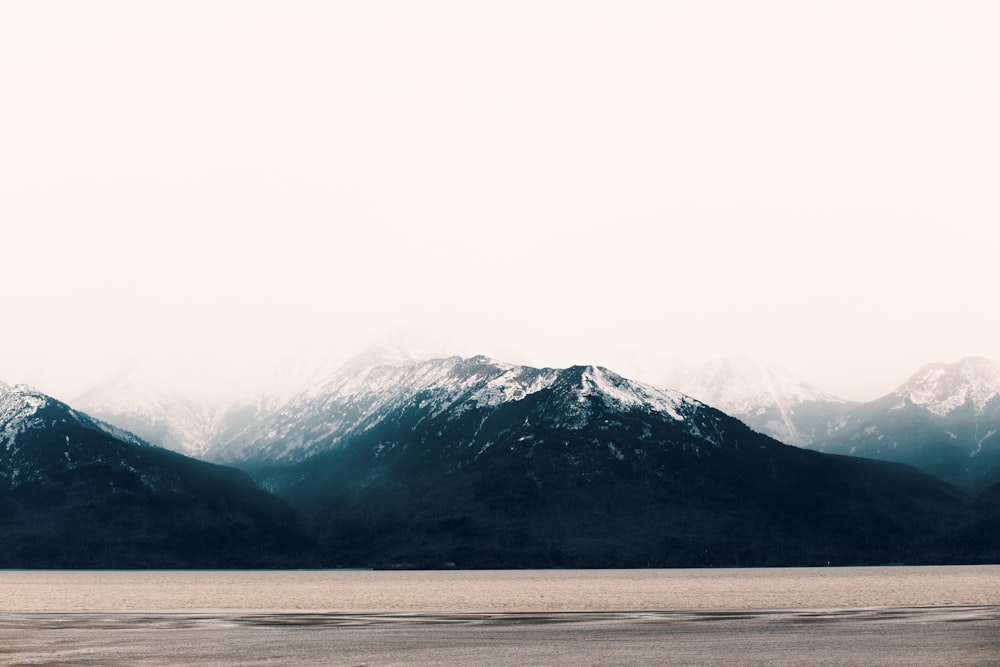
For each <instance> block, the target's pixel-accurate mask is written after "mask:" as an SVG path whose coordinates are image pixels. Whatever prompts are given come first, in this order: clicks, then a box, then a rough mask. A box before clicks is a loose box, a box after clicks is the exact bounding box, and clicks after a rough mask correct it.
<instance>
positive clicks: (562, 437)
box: [258, 392, 1000, 568]
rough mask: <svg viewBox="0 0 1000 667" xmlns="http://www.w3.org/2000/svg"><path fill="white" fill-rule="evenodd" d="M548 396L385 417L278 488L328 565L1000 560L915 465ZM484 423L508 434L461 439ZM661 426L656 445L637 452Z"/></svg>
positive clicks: (998, 545) (958, 496)
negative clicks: (544, 409) (707, 436)
mask: <svg viewBox="0 0 1000 667" xmlns="http://www.w3.org/2000/svg"><path fill="white" fill-rule="evenodd" d="M545 400H546V397H545V395H544V392H539V394H538V395H535V396H531V397H528V398H526V399H524V400H521V401H518V402H516V403H510V404H506V405H503V406H500V407H499V408H498V409H496V410H495V411H493V412H491V413H489V414H487V413H486V412H484V411H482V410H479V409H475V408H474V409H471V410H468V411H466V412H465V413H464V414H463V416H462V417H461V418H460V419H458V420H444V419H421V418H418V417H417V416H411V417H407V416H406V415H403V416H401V417H400V418H399V419H397V420H387V421H385V422H383V423H382V424H380V425H379V426H378V427H376V428H374V429H370V430H369V431H366V432H365V433H364V434H362V435H361V436H359V437H357V438H355V439H353V440H352V441H351V442H350V443H345V444H344V445H343V446H341V447H338V448H336V449H334V450H332V451H329V452H326V453H324V454H321V455H318V456H316V457H314V458H312V459H310V460H307V461H305V462H303V463H301V464H299V465H297V466H295V467H294V469H293V470H292V471H291V474H288V473H289V472H290V471H287V470H286V471H285V474H286V475H287V477H286V479H289V480H295V482H294V483H293V484H290V485H289V486H286V487H284V488H283V489H279V491H280V492H281V493H282V495H283V497H284V498H286V499H287V500H288V501H289V503H290V504H292V505H293V506H294V507H296V508H297V509H299V510H300V511H302V512H303V515H304V516H305V517H307V521H308V523H309V525H310V528H311V530H312V531H313V535H314V536H315V538H316V540H317V542H318V544H319V545H320V546H319V560H320V562H321V564H323V565H324V566H330V567H334V566H374V567H390V568H392V567H450V566H456V567H470V568H494V567H706V566H764V565H774V566H778V565H827V564H830V565H849V564H877V563H913V564H917V563H932V562H933V563H951V562H998V561H1000V542H998V541H997V540H996V539H995V538H989V537H985V538H983V539H982V540H981V541H980V543H977V544H976V545H975V548H973V546H972V545H971V543H970V547H969V548H967V549H966V548H964V547H963V548H960V549H956V550H955V551H949V550H948V549H947V548H946V545H947V542H948V540H949V539H956V540H958V539H960V538H962V536H963V535H965V533H963V532H962V531H971V530H972V526H973V525H974V522H975V521H989V520H990V519H989V518H984V517H990V516H992V515H991V514H990V512H992V511H993V510H992V509H991V507H989V506H985V505H984V506H981V507H980V506H975V505H973V504H972V503H970V501H969V500H968V499H967V498H965V497H964V496H963V495H962V493H961V492H959V491H957V490H956V489H954V488H953V487H951V486H950V485H948V484H945V483H943V482H941V481H939V480H936V479H934V478H932V477H930V476H928V475H925V474H923V473H920V472H918V471H916V470H914V469H913V468H911V467H909V466H905V465H901V464H894V463H885V462H880V461H871V460H864V459H856V458H851V457H844V456H834V455H826V454H820V453H817V452H812V451H806V450H801V449H797V448H793V447H788V446H785V445H781V444H780V443H777V442H776V441H774V440H772V439H770V438H767V437H766V436H762V435H759V434H756V433H754V432H753V431H751V430H750V429H749V428H747V427H746V426H744V425H743V424H742V423H740V422H738V421H736V420H732V419H730V418H728V417H725V416H724V415H722V414H721V413H718V418H719V419H720V420H722V422H723V423H724V424H725V429H726V430H725V433H724V436H725V439H724V445H725V446H722V447H711V446H706V443H705V442H703V441H699V440H698V439H696V438H694V437H692V436H691V435H690V434H689V433H688V432H687V431H686V430H684V429H682V428H680V426H679V425H678V424H676V423H671V422H669V421H665V420H650V419H649V416H648V415H645V414H642V413H641V412H635V413H632V414H624V415H622V414H611V413H598V416H597V417H596V418H594V419H592V420H590V422H589V423H588V425H587V426H585V427H584V428H579V429H578V428H574V429H567V428H563V427H558V426H555V427H552V428H543V427H540V426H539V424H538V423H537V422H536V423H533V424H532V426H531V427H524V428H522V427H521V425H523V424H525V423H526V421H530V417H531V415H532V414H537V409H538V407H539V404H540V403H542V402H544V401H545ZM600 407H601V406H599V405H597V404H596V403H595V409H596V410H598V411H599V410H600ZM473 427H475V428H477V429H478V432H479V434H480V435H479V436H478V437H479V441H481V442H482V443H486V442H490V443H493V444H492V445H491V446H488V447H485V448H484V449H482V451H479V449H478V448H477V449H470V448H456V447H455V445H454V443H455V441H456V439H457V434H459V433H463V432H468V430H469V429H470V428H473ZM651 427H652V428H653V429H654V431H653V433H652V437H651V438H650V437H647V438H645V439H646V440H648V441H651V442H655V443H657V446H654V447H648V446H647V447H643V448H642V449H638V448H635V449H632V450H630V449H629V448H628V447H626V446H625V444H624V443H630V442H631V443H634V442H639V440H640V434H641V433H643V432H646V433H648V432H649V429H650V428H651ZM609 433H613V434H614V435H613V436H612V437H609ZM529 437H530V439H531V446H530V447H528V446H525V445H524V443H525V442H526V440H525V439H526V438H529ZM609 443H612V444H613V443H618V445H619V447H609V446H608V445H609ZM387 444H392V445H393V446H391V447H388V446H387ZM258 474H261V475H262V476H270V479H271V480H272V481H273V480H275V479H279V476H278V475H276V474H275V471H274V470H271V471H263V470H258Z"/></svg>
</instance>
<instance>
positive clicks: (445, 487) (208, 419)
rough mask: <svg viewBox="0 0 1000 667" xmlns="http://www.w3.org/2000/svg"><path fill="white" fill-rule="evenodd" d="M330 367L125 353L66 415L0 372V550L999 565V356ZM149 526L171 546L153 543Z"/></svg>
mask: <svg viewBox="0 0 1000 667" xmlns="http://www.w3.org/2000/svg"><path fill="white" fill-rule="evenodd" d="M307 366H308V365H307ZM331 368H332V370H328V369H324V368H317V369H316V371H315V372H311V373H310V372H305V373H303V372H302V370H301V369H291V370H290V371H289V372H288V373H287V374H286V375H284V376H281V375H280V374H279V375H274V376H273V377H274V379H275V381H274V384H273V385H272V387H271V389H272V390H271V391H266V390H265V391H260V392H257V393H256V394H252V395H246V396H232V397H230V398H229V399H228V400H225V401H222V400H215V401H207V400H205V399H198V398H197V397H196V396H195V395H193V394H192V395H188V394H186V393H185V392H184V391H183V387H180V386H178V384H177V383H174V382H162V383H161V384H160V385H159V386H151V385H150V384H149V383H145V384H143V382H142V379H143V378H142V377H141V375H142V374H141V371H142V367H141V366H140V365H135V366H133V367H132V368H130V369H128V370H127V372H125V373H122V374H119V375H116V376H115V377H114V378H113V379H112V380H111V381H107V382H103V383H101V384H100V385H98V386H96V387H95V388H94V389H92V390H90V391H88V392H86V393H85V394H83V395H82V396H81V397H80V400H79V401H78V402H74V406H73V408H70V407H69V406H68V405H66V404H64V403H61V402H59V401H56V400H55V399H52V398H50V397H47V396H45V395H44V394H41V393H39V392H37V391H35V390H32V389H30V388H27V387H24V386H17V387H11V386H7V385H3V386H2V387H0V397H2V401H0V406H2V407H3V410H2V415H0V416H2V420H0V447H3V448H4V449H3V450H0V454H2V455H3V456H2V457H0V464H2V465H0V486H2V489H0V530H3V531H5V534H7V535H10V536H12V537H13V538H14V540H13V541H9V542H8V547H7V548H6V550H5V551H3V552H2V553H0V556H2V559H0V560H2V563H6V564H8V565H10V566H21V565H28V566H34V565H41V564H49V565H52V566H65V565H74V566H88V567H89V566H94V567H104V566H112V565H113V566H120V567H131V566H141V564H142V563H147V564H148V563H164V564H169V563H174V564H177V565H178V566H188V565H187V564H188V563H191V564H192V565H191V566H193V564H196V563H202V564H204V563H216V564H218V565H220V566H230V565H238V564H241V563H272V564H286V565H287V564H296V565H304V566H310V565H315V564H321V565H324V566H336V565H351V566H385V567H444V566H448V567H451V566H458V567H529V566H531V567H536V566H537V567H547V566H560V567H605V566H616V567H617V566H649V565H652V566H682V565H783V564H784V565H791V564H826V563H842V564H846V563H873V562H913V563H918V562H989V561H992V560H994V559H997V558H1000V540H998V539H997V538H996V537H995V535H997V534H998V533H996V531H993V530H992V529H991V528H989V527H990V526H992V525H994V524H996V523H998V522H1000V439H998V438H997V433H998V432H1000V367H998V366H997V364H995V363H993V362H990V361H988V360H985V359H979V358H967V359H963V360H961V361H959V362H957V363H952V364H930V365H927V366H925V367H924V368H922V369H920V370H919V371H918V372H917V373H916V374H915V375H914V376H913V377H912V378H910V379H909V380H908V381H906V382H905V383H903V384H902V385H900V387H899V389H897V390H896V391H894V392H892V393H891V394H889V395H887V396H885V397H883V398H880V399H878V400H875V401H871V402H869V403H855V402H847V401H842V400H839V399H837V398H836V397H833V396H831V395H829V394H827V393H825V392H823V391H821V390H819V389H817V388H815V387H813V386H811V385H809V384H808V383H806V382H804V381H802V380H799V379H797V378H795V377H793V376H792V375H790V374H789V373H787V372H785V371H782V370H780V369H776V368H771V367H768V366H766V365H763V364H760V363H758V362H755V361H752V360H748V359H743V358H724V359H720V360H717V361H714V362H712V363H710V364H707V365H706V366H704V367H702V368H700V369H694V370H693V371H688V372H687V373H686V374H685V376H684V377H683V378H682V382H680V384H679V389H673V388H667V387H656V386H653V385H649V384H644V383H641V382H636V381H634V380H630V379H628V378H625V377H622V376H621V375H619V374H617V373H615V372H614V371H613V370H610V369H606V368H603V367H600V366H572V367H568V368H535V367H531V366H527V365H519V364H512V363H506V362H502V361H498V360H495V359H492V358H490V357H487V356H482V355H477V356H438V350H428V349H423V350H420V351H414V350H413V349H408V348H406V347H405V346H400V345H398V344H380V345H376V346H373V347H371V348H369V349H367V350H366V351H364V352H363V353H362V354H360V355H358V356H356V357H354V358H353V359H350V360H349V361H348V362H346V363H344V364H340V365H335V366H334V365H331ZM189 379H190V378H189ZM91 415H92V416H91ZM112 424H113V425H114V426H112ZM781 441H783V442H784V444H782V442H781ZM148 443H152V445H151V444H148ZM155 445H159V446H163V447H167V448H168V449H174V450H176V451H177V452H179V453H173V452H170V451H167V450H165V449H160V447H158V446H155ZM793 445H794V446H793ZM809 450H816V451H809ZM181 453H182V454H185V455H187V456H182V455H180V454H181ZM834 454H836V455H834ZM845 455H846V456H845ZM188 456H194V457H196V458H200V459H202V460H203V461H206V462H202V461H196V460H194V459H192V458H188ZM859 457H860V458H859ZM208 462H211V463H208ZM217 464H222V465H223V466H228V467H221V466H219V465H217ZM904 464H905V465H904ZM911 466H913V467H911ZM234 468H237V469H239V470H241V471H242V472H237V470H234ZM921 471H922V472H921ZM244 473H245V475H247V476H249V479H248V478H247V477H246V476H244ZM250 479H252V480H253V481H254V482H255V483H256V485H257V487H256V488H255V487H254V485H253V484H251V482H250ZM165 480H166V481H165ZM271 494H273V495H271ZM125 507H129V508H133V509H130V510H129V511H128V512H123V511H122V508H125ZM116 508H117V509H116ZM46 517H48V518H46ZM195 517H198V518H195ZM68 520H72V525H71V526H68V525H66V524H65V521H68ZM192 521H194V523H193V524H192V523H191V522H192ZM150 526H154V527H155V526H159V527H158V528H150ZM192 531H193V532H192ZM205 531H207V533H206V532H205ZM209 534H211V535H215V536H216V538H215V539H214V541H213V539H208V538H207V537H206V538H199V537H198V535H209ZM64 536H65V539H64ZM114 536H117V537H114ZM164 540H165V541H166V542H169V543H170V545H171V546H170V547H169V548H160V547H156V546H155V545H157V544H161V543H163V541H164ZM219 540H223V542H225V544H226V545H228V546H225V547H219V546H218V545H219V544H221V543H220V542H219ZM68 544H73V545H75V546H73V547H72V548H70V547H67V546H66V545H68ZM116 544H118V545H124V546H122V547H121V549H116V548H115V547H114V545H116ZM199 545H200V546H199ZM213 545H215V546H213ZM147 549H158V554H159V555H158V556H156V557H147V556H146V555H144V554H145V550H147ZM71 554H76V556H73V555H71Z"/></svg>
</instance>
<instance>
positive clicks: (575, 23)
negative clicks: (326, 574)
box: [0, 0, 1000, 399]
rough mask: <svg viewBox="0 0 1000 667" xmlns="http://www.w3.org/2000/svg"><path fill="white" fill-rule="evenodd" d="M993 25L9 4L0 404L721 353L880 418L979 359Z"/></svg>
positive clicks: (963, 5)
mask: <svg viewBox="0 0 1000 667" xmlns="http://www.w3.org/2000/svg"><path fill="white" fill-rule="evenodd" d="M997 35H1000V4H998V3H995V2H991V1H983V2H961V1H954V0H947V1H945V0H942V1H939V2H919V1H912V2H879V1H877V0H862V1H857V2H852V1H845V0H837V1H831V2H802V1H798V0H789V1H787V2H773V1H772V2H769V1H762V2H742V1H735V0H734V1H732V2H703V1H697V2H694V1H692V2H668V1H656V2H654V1H650V2H628V1H627V0H626V1H622V0H616V1H614V2H610V1H608V2H586V1H580V0H576V1H569V0H567V1H564V2H563V1H559V2H552V1H545V0H531V1H528V2H520V1H510V0H507V1H505V2H491V3H485V2H468V1H455V2H443V1H440V0H427V1H424V2H408V1H402V0H401V1H399V2H382V1H378V0H365V1H363V2H362V1H360V0H359V1H356V2H294V1H286V0H283V1H280V2H279V1H277V0H275V1H273V2H246V1H236V0H233V1H231V2H211V1H204V0H199V1H197V2H177V1H172V2H160V3H147V2H131V1H122V2H103V1H97V0H95V1H91V2H75V1H67V2H46V1H44V0H24V1H18V0H10V1H7V2H4V3H2V4H0V225H2V237H0V248H2V252H3V271H4V274H5V276H6V280H5V288H4V290H3V294H4V296H3V303H2V310H0V313H2V315H0V317H2V320H0V343H2V344H0V380H3V381H6V382H9V383H12V382H29V383H32V384H35V385H36V386H38V387H39V388H41V389H43V390H46V391H49V392H50V393H55V394H57V395H60V396H63V397H70V396H72V395H74V393H76V392H79V391H82V390H83V389H85V388H86V386H87V385H88V384H90V383H93V382H96V381H98V380H100V379H102V378H103V376H104V375H106V374H107V373H108V372H110V371H111V370H112V368H113V367H114V366H116V365H117V364H119V363H121V362H122V360H124V359H125V358H126V357H128V356H129V355H132V354H134V353H136V352H137V351H139V350H142V349H146V348H155V349H162V348H167V349H171V350H179V351H182V352H185V353H186V354H189V355H191V356H193V357H194V358H196V359H204V363H205V364H207V365H211V364H215V363H221V361H222V360H224V359H232V358H239V359H243V360H245V364H248V365H253V364H255V363H257V360H258V359H265V358H268V359H269V358H271V357H273V356H275V355H277V354H278V353H279V352H287V351H288V350H295V349H299V348H301V347H302V346H304V345H315V344H317V342H318V341H323V343H324V344H325V345H327V346H329V347H330V348H331V349H336V350H346V349H354V348H356V347H358V346H360V345H361V344H362V343H363V341H364V340H366V339H368V338H372V337H376V338H377V337H381V336H382V335H383V334H384V333H387V332H391V331H397V330H399V329H400V328H404V329H411V330H417V331H422V332H429V333H430V334H431V335H444V336H451V337H455V338H458V339H466V338H468V339H472V338H476V339H479V338H485V339H488V340H492V341H494V342H495V343H496V345H497V346H500V347H503V348H506V349H510V350H512V351H514V354H515V355H520V356H521V359H517V360H518V361H521V360H523V361H530V362H533V363H536V364H539V365H569V364H572V363H600V364H604V365H607V366H610V367H612V368H615V367H616V366H617V367H622V368H624V369H625V370H628V369H629V368H635V367H637V365H641V364H642V363H643V361H644V360H647V361H648V362H649V363H650V364H653V365H655V364H660V363H666V362H664V361H663V360H664V359H670V358H676V359H678V360H681V361H685V362H688V363H693V364H697V363H702V362H705V361H708V360H709V359H711V358H713V357H716V356H719V355H724V354H730V353H740V354H746V355H750V356H753V357H756V358H759V359H762V360H764V361H768V362H771V363H775V364H778V365H780V366H783V367H785V368H786V369H788V370H789V371H791V372H793V373H795V374H797V375H800V376H803V377H805V378H806V379H807V380H810V381H811V382H813V383H815V384H817V385H819V386H820V387H821V388H823V389H825V390H827V391H830V392H832V393H835V394H838V395H841V396H843V397H846V398H853V399H869V398H874V397H875V396H878V395H880V394H883V393H886V392H888V391H890V390H891V389H893V388H894V387H895V386H896V385H897V384H899V383H901V382H902V381H903V380H905V379H906V377H907V376H908V375H909V374H911V373H912V372H913V371H915V370H916V369H917V367H919V366H920V365H922V364H923V363H925V362H930V361H953V360H957V359H958V358H960V357H962V356H966V355H981V356H987V357H990V358H993V359H995V360H1000V314H998V305H997V302H998V300H997V298H996V294H997V290H998V286H1000V261H998V260H1000V258H998V254H1000V253H998V250H1000V243H998V240H1000V232H998V231H997V222H998V221H1000V215H998V214H1000V187H998V186H1000V122H998V120H997V119H998V118H1000V40H998V39H997Z"/></svg>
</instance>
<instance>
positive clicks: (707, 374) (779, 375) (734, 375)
mask: <svg viewBox="0 0 1000 667" xmlns="http://www.w3.org/2000/svg"><path fill="white" fill-rule="evenodd" d="M678 388H679V389H680V390H681V391H683V392H684V393H685V394H688V395H689V396H693V397H694V398H697V399H698V400H699V401H702V402H703V403H707V404H708V405H711V406H713V407H716V408H718V409H720V410H722V411H723V412H725V413H726V414H729V415H732V416H734V417H737V418H738V419H740V420H742V421H743V422H745V423H746V424H747V425H749V426H750V427H751V428H753V429H754V430H756V431H759V432H761V433H764V434H766V435H769V436H771V437H772V438H774V439H776V440H779V441H780V442H784V443H786V444H789V445H797V446H809V445H811V444H812V443H814V442H816V441H817V440H822V439H823V438H825V437H826V431H827V430H828V429H829V428H830V427H831V425H832V424H834V423H835V422H836V420H837V419H838V418H839V417H840V415H842V414H844V413H846V412H847V411H849V410H850V409H851V407H853V404H852V403H849V402H847V401H844V400H841V399H839V398H837V397H835V396H832V395H830V394H827V393H826V392H824V391H822V390H820V389H818V388H816V387H814V386H813V385H811V384H809V383H807V382H806V381H805V380H802V379H800V378H797V377H795V376H793V375H792V374H791V373H789V372H787V371H785V370H783V369H781V368H778V367H776V366H770V365H766V364H763V363H761V362H759V361H756V360H753V359H748V358H746V357H723V358H720V359H716V360H714V361H712V362H709V363H708V364H705V365H704V366H702V367H700V368H698V369H696V370H695V371H693V372H691V373H689V374H688V375H687V376H685V377H683V378H682V379H681V380H680V381H679V384H678Z"/></svg>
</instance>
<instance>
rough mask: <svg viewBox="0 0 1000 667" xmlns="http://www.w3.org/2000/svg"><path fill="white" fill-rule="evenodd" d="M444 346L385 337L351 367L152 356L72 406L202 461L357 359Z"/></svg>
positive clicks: (323, 354) (408, 355) (420, 355)
mask: <svg viewBox="0 0 1000 667" xmlns="http://www.w3.org/2000/svg"><path fill="white" fill-rule="evenodd" d="M444 349H445V343H443V342H440V341H434V340H426V339H422V338H419V337H416V336H408V337H406V338H403V337H401V336H397V337H391V338H386V339H384V340H382V341H380V342H378V343H376V344H374V345H372V346H370V347H368V348H367V349H365V350H364V351H363V352H362V353H361V354H360V355H359V356H358V357H356V358H355V359H354V360H353V361H351V362H349V363H348V364H347V366H345V357H344V355H342V354H338V353H336V352H330V351H328V350H317V349H310V348H306V349H300V350H296V351H294V352H291V353H288V354H286V355H284V356H283V357H282V358H281V359H279V360H277V361H275V362H273V363H270V362H264V361H260V360H257V365H258V366H257V367H254V368H251V366H254V364H246V363H244V364H240V365H239V366H240V367H239V369H238V370H234V369H232V368H231V367H230V368H228V369H227V368H226V367H225V365H222V366H220V367H218V368H216V367H214V366H212V365H211V364H205V363H199V361H198V360H197V356H196V355H193V354H192V355H185V354H182V353H175V354H164V353H153V352H151V353H147V354H145V355H143V356H140V357H137V358H135V359H133V360H132V361H131V362H130V363H128V364H126V365H125V366H124V367H122V368H120V369H117V370H116V371H115V372H114V373H113V374H112V375H110V376H109V377H107V378H105V379H104V380H102V381H101V382H99V383H98V384H96V385H95V386H93V387H91V388H90V389H88V390H87V391H86V392H84V393H83V394H81V395H79V396H77V397H76V398H75V399H73V401H72V403H73V405H75V406H77V407H78V408H79V409H81V410H83V411H85V412H87V413H88V414H90V415H93V416H94V417H97V418H98V419H100V420H103V421H106V422H109V423H113V424H115V425H117V426H119V427H121V428H123V429H126V430H128V431H130V432H132V433H135V434H136V435H138V436H139V437H141V438H142V439H143V440H145V441H147V442H150V443H152V444H155V445H158V446H160V447H165V448H167V449H170V450H173V451H176V452H180V453H182V454H186V455H188V456H193V457H196V458H200V459H213V458H217V456H216V454H215V452H214V451H213V450H215V449H217V448H219V447H220V445H221V446H222V448H223V449H225V445H226V444H227V443H232V442H233V441H234V440H236V439H238V438H239V437H240V436H241V434H242V433H243V432H244V431H245V430H246V429H248V428H249V427H251V426H252V425H253V424H255V423H257V422H259V421H261V420H264V419H266V418H267V417H268V416H270V415H271V414H272V413H274V412H275V411H276V410H277V409H279V408H281V407H282V406H284V405H285V404H286V403H287V402H288V401H289V400H291V399H292V398H293V397H294V396H296V395H297V394H299V393H301V392H302V391H305V390H306V389H308V388H310V387H313V386H314V385H316V384H317V383H320V382H322V381H325V380H327V379H328V378H329V377H330V376H331V375H332V374H333V373H335V372H343V371H344V370H345V368H349V367H350V366H351V364H355V365H356V364H357V360H358V359H364V358H368V359H374V358H383V359H392V360H405V361H413V360H418V359H420V360H423V359H431V358H434V357H436V356H438V357H441V356H447V355H446V354H445V353H444V352H443V350H444Z"/></svg>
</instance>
